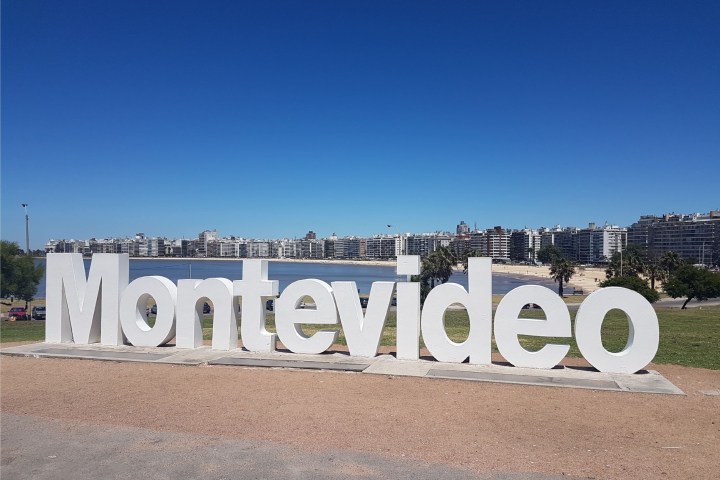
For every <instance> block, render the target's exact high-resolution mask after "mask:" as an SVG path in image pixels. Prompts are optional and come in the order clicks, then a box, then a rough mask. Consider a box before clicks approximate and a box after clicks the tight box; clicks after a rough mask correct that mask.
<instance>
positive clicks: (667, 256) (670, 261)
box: [660, 250, 685, 275]
mask: <svg viewBox="0 0 720 480" xmlns="http://www.w3.org/2000/svg"><path fill="white" fill-rule="evenodd" d="M683 264H685V261H684V260H683V259H682V258H680V255H678V254H677V252H673V251H672V250H670V251H667V252H665V253H663V255H662V257H660V265H662V266H663V268H664V269H665V271H667V273H668V275H672V274H673V273H674V272H675V270H677V269H678V268H680V267H681V266H682V265H683Z"/></svg>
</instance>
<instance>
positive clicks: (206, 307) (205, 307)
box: [203, 302, 210, 313]
mask: <svg viewBox="0 0 720 480" xmlns="http://www.w3.org/2000/svg"><path fill="white" fill-rule="evenodd" d="M203 313H210V305H208V303H207V302H205V303H204V304H203Z"/></svg>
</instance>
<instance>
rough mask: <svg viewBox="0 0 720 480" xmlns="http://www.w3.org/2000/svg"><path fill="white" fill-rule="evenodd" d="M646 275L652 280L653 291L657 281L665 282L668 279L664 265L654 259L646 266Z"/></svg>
mask: <svg viewBox="0 0 720 480" xmlns="http://www.w3.org/2000/svg"><path fill="white" fill-rule="evenodd" d="M645 275H646V276H647V278H649V279H650V288H652V289H653V290H655V280H659V281H661V282H663V281H665V278H666V274H665V269H664V268H663V265H662V264H661V263H660V262H659V261H657V260H654V259H653V260H650V261H648V262H647V263H646V264H645Z"/></svg>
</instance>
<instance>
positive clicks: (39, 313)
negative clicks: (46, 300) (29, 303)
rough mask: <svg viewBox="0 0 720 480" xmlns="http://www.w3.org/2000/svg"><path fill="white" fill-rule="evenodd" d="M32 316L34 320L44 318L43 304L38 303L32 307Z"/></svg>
mask: <svg viewBox="0 0 720 480" xmlns="http://www.w3.org/2000/svg"><path fill="white" fill-rule="evenodd" d="M32 318H34V319H35V320H45V305H38V306H37V307H33V309H32Z"/></svg>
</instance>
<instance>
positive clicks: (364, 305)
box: [360, 297, 368, 308]
mask: <svg viewBox="0 0 720 480" xmlns="http://www.w3.org/2000/svg"><path fill="white" fill-rule="evenodd" d="M360 306H361V307H362V308H367V306H368V298H367V297H360Z"/></svg>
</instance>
